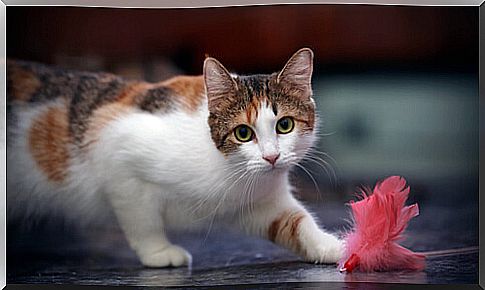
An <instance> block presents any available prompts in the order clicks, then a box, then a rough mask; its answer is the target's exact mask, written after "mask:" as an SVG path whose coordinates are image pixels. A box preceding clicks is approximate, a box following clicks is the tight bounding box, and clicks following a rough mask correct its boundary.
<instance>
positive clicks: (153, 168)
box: [7, 48, 343, 267]
mask: <svg viewBox="0 0 485 290" xmlns="http://www.w3.org/2000/svg"><path fill="white" fill-rule="evenodd" d="M313 58H314V55H313V52H312V50H310V49H309V48H303V49H300V50H299V51H297V52H296V53H294V54H293V56H291V58H290V59H289V60H288V62H287V63H286V64H285V66H284V67H283V69H282V70H281V71H279V72H276V73H272V74H259V75H247V76H239V75H236V74H232V73H229V72H228V70H227V69H226V68H225V67H224V66H223V65H222V64H221V63H220V62H219V61H218V60H216V59H214V58H211V57H207V58H206V59H205V61H204V64H203V74H202V75H200V76H176V77H173V78H170V79H168V80H165V81H162V82H157V83H148V82H142V81H134V80H125V79H123V78H121V77H118V76H115V75H113V74H109V73H92V72H79V71H67V70H63V69H59V68H54V67H49V66H47V65H43V64H39V63H33V62H26V61H20V60H11V59H9V60H8V61H7V98H8V106H7V111H8V113H7V115H8V116H7V119H8V121H7V124H8V125H7V127H8V128H7V129H8V133H7V136H8V137H7V188H8V190H7V214H8V220H9V221H10V220H29V219H30V220H35V219H37V218H38V217H40V216H43V215H45V214H51V215H57V214H59V215H63V216H66V218H68V219H69V218H70V219H72V220H74V221H78V222H86V221H87V220H97V221H99V219H100V218H101V217H103V216H104V215H105V214H106V212H113V213H114V216H115V217H116V219H117V222H118V223H119V225H120V227H121V229H122V231H123V233H124V235H125V236H126V238H127V241H128V243H129V245H130V246H131V248H132V249H133V250H134V252H135V253H136V254H137V256H138V258H139V260H140V261H141V263H142V264H143V265H144V266H146V267H167V266H174V267H177V266H183V265H190V263H191V260H192V258H191V254H190V253H189V252H187V251H186V250H185V249H183V248H182V247H179V246H177V245H174V244H172V243H171V242H170V241H169V240H168V239H167V237H166V235H165V234H164V229H166V228H168V227H172V228H178V229H191V228H198V227H200V226H201V225H204V224H207V223H208V221H209V220H211V218H213V217H217V219H218V220H222V221H224V222H225V223H228V224H230V225H234V226H237V227H239V228H240V229H241V230H242V231H244V232H245V233H247V234H250V235H256V236H259V237H262V238H266V239H269V240H270V241H272V242H274V243H276V244H278V245H280V246H282V247H286V248H288V249H289V250H291V251H293V252H294V253H296V254H298V255H300V256H301V257H302V258H303V259H304V260H305V261H308V262H315V263H336V262H337V261H338V260H339V259H340V257H341V255H342V253H343V242H342V240H341V239H340V238H339V237H338V236H337V235H335V234H332V233H330V232H327V231H325V230H324V229H322V228H320V227H319V226H318V225H317V223H316V221H315V218H314V217H313V216H312V214H310V213H309V212H308V211H307V210H306V209H305V208H304V206H303V205H302V204H301V203H300V202H299V201H298V200H297V199H296V198H295V197H294V196H293V194H292V190H293V188H292V186H291V184H290V183H289V179H288V174H289V170H290V168H291V167H292V166H293V165H294V164H295V163H297V162H300V161H301V160H302V159H303V158H304V157H305V154H306V153H307V152H308V150H309V149H310V148H311V147H312V146H313V145H314V143H315V141H316V131H317V129H318V128H317V127H316V124H317V114H316V112H315V107H316V105H315V101H314V100H313V94H312V86H311V79H312V73H313Z"/></svg>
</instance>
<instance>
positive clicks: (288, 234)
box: [268, 211, 305, 252]
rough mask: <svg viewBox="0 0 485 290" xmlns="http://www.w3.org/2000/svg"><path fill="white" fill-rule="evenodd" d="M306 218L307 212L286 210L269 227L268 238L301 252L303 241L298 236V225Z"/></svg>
mask: <svg viewBox="0 0 485 290" xmlns="http://www.w3.org/2000/svg"><path fill="white" fill-rule="evenodd" d="M304 218H305V213H303V212H290V211H286V212H284V213H283V214H281V215H280V216H279V217H278V218H276V219H275V220H274V221H273V222H272V223H271V225H270V227H269V228H268V239H269V240H270V241H272V242H275V243H277V244H280V245H282V246H285V247H287V248H290V249H292V250H294V251H296V252H300V251H301V245H300V244H301V243H300V239H299V237H298V227H299V226H300V223H301V222H302V220H303V219H304Z"/></svg>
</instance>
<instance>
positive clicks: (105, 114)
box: [82, 102, 130, 148]
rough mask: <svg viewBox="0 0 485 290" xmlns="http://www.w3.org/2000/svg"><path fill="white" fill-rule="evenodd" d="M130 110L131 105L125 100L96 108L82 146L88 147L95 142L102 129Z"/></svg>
mask: <svg viewBox="0 0 485 290" xmlns="http://www.w3.org/2000/svg"><path fill="white" fill-rule="evenodd" d="M128 110H130V106H127V105H126V104H124V103H123V102H117V103H111V104H107V105H104V106H101V107H99V108H98V109H96V111H94V113H93V115H92V116H91V117H90V118H89V120H90V121H89V125H88V129H87V131H86V133H85V138H84V141H85V142H84V144H83V145H82V147H83V148H86V147H89V145H91V144H93V143H95V142H96V141H97V140H98V138H99V134H100V132H101V130H102V129H103V128H105V127H106V126H107V125H108V124H109V123H110V122H112V121H114V120H116V119H117V118H118V117H120V116H121V115H123V114H126V113H127V112H128Z"/></svg>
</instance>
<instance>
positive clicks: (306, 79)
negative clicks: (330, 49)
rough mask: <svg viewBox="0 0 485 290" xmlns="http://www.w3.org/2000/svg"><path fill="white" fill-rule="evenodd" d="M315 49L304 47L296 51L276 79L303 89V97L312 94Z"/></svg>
mask: <svg viewBox="0 0 485 290" xmlns="http://www.w3.org/2000/svg"><path fill="white" fill-rule="evenodd" d="M312 73H313V51H312V50H311V49H309V48H302V49H300V50H298V51H297V52H295V54H293V56H292V57H291V58H290V60H288V62H287V63H286V65H285V66H284V68H283V69H282V70H281V72H280V73H279V74H278V76H277V79H276V81H277V82H278V83H279V84H282V85H284V86H290V87H292V88H294V89H297V90H299V91H301V94H302V97H306V98H309V97H311V95H312V85H311V82H312Z"/></svg>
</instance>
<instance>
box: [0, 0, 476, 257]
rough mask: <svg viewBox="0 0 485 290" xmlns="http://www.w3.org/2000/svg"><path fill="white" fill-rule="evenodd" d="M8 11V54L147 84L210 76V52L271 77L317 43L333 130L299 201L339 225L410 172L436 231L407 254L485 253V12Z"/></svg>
mask: <svg viewBox="0 0 485 290" xmlns="http://www.w3.org/2000/svg"><path fill="white" fill-rule="evenodd" d="M7 12H8V13H7V56H8V57H11V58H20V59H27V60H33V61H39V62H43V63H49V64H55V65H59V66H63V67H66V68H74V69H82V70H92V71H99V70H104V71H109V72H113V73H116V74H121V75H123V76H125V77H127V78H133V79H144V80H148V81H159V80H163V79H166V78H169V77H171V76H174V75H177V74H191V75H196V74H201V73H202V63H203V60H204V58H205V57H206V56H212V57H215V58H217V59H219V60H220V61H221V62H222V63H223V64H224V65H225V66H226V67H227V68H228V69H229V70H230V71H232V72H235V73H239V74H249V73H271V72H274V71H277V70H279V69H281V68H282V66H283V65H284V64H285V62H286V61H287V59H288V58H289V57H290V56H291V55H292V54H293V53H294V52H295V51H296V50H298V49H299V48H302V47H310V48H311V49H312V50H313V51H314V53H315V65H314V76H313V87H314V93H315V100H316V102H317V105H318V110H319V115H320V119H321V120H320V128H321V129H320V131H321V132H320V133H321V135H322V137H321V138H320V141H319V145H318V150H319V151H321V153H318V154H316V156H318V158H321V159H322V160H323V161H325V163H327V165H326V168H322V166H321V165H318V164H315V163H314V162H305V163H304V166H305V167H306V168H307V169H308V172H309V173H310V174H311V175H312V177H310V176H309V175H308V174H307V173H306V172H304V171H302V170H299V169H298V168H296V169H295V171H294V175H293V177H294V181H295V182H296V184H297V186H298V188H299V190H298V192H297V194H298V195H299V196H300V197H301V198H302V199H303V200H304V201H306V202H307V203H308V204H310V205H313V206H316V207H318V206H319V202H320V201H325V202H330V203H326V204H327V205H326V206H325V209H327V210H328V211H327V213H326V214H327V215H332V214H334V215H336V216H339V218H335V219H334V220H335V223H333V224H332V222H330V227H331V226H332V225H335V227H336V228H337V227H340V226H341V224H342V221H341V218H343V217H346V215H345V214H344V213H343V212H342V209H343V208H344V203H345V202H346V201H348V200H349V199H351V198H353V193H354V192H355V191H356V189H357V188H358V187H359V186H361V185H369V186H373V185H374V184H375V182H376V181H377V180H380V179H383V178H385V177H387V176H389V175H402V176H404V177H405V178H406V179H407V181H408V183H409V184H410V186H411V196H410V201H409V202H419V205H420V208H421V216H420V217H419V218H418V219H417V220H419V221H418V222H417V224H415V225H413V224H411V229H413V227H414V228H418V227H419V228H420V229H421V230H425V231H426V234H424V233H423V234H422V235H421V236H418V235H416V238H415V239H414V241H413V242H411V243H410V244H409V245H413V246H414V247H415V249H430V247H429V243H430V241H431V243H434V242H436V243H440V242H441V243H443V242H444V243H447V244H446V245H442V246H439V247H438V248H443V247H452V246H453V245H455V246H473V245H478V166H479V163H478V150H479V142H478V140H479V129H478V121H479V109H478V99H479V98H478V52H479V51H478V9H476V7H406V6H374V5H280V6H278V5H276V6H255V7H228V8H199V9H127V8H121V9H116V8H80V7H8V8H7ZM321 164H323V163H321ZM7 170H8V168H7ZM326 171H328V173H327V172H326ZM328 204H330V205H328ZM332 209H337V210H335V211H332ZM324 215H325V214H324ZM444 232H446V234H443V233H444ZM433 233H434V234H433ZM426 243H428V245H427V246H426V245H425V244H426ZM431 248H433V247H432V246H431Z"/></svg>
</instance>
